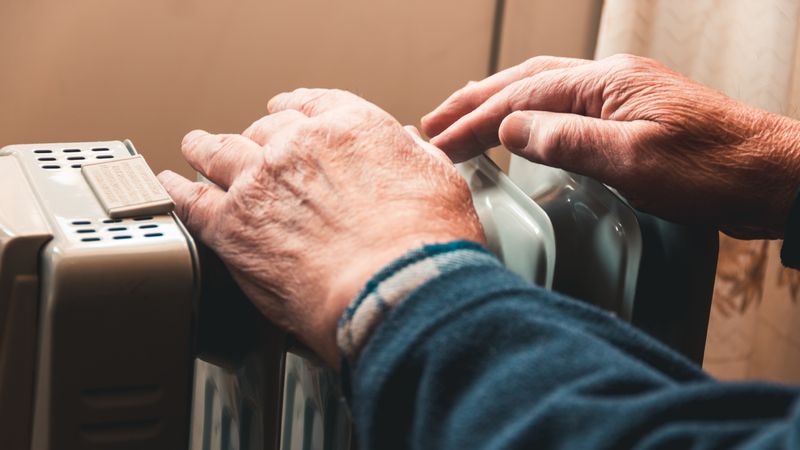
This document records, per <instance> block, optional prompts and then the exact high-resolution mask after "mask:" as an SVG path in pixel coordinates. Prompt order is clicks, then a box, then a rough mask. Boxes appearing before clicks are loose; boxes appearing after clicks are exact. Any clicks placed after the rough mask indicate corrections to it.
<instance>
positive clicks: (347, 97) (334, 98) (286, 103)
mask: <svg viewBox="0 0 800 450" xmlns="http://www.w3.org/2000/svg"><path fill="white" fill-rule="evenodd" d="M362 104H363V105H371V104H370V103H369V102H367V101H366V100H364V99H362V98H361V97H359V96H357V95H355V94H353V93H351V92H347V91H341V90H338V89H305V88H302V89H296V90H294V91H292V92H284V93H282V94H278V95H276V96H275V97H272V99H271V100H270V101H269V104H268V105H267V109H268V110H269V112H270V113H273V114H274V113H276V112H278V111H285V110H287V109H294V110H297V111H300V112H301V113H303V114H305V115H306V116H309V117H313V116H317V115H320V114H324V113H326V112H329V111H331V110H334V109H338V108H343V107H346V106H354V105H362Z"/></svg>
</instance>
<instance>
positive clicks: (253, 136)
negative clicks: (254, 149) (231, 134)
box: [242, 109, 308, 146]
mask: <svg viewBox="0 0 800 450" xmlns="http://www.w3.org/2000/svg"><path fill="white" fill-rule="evenodd" d="M307 118H308V116H306V115H305V114H303V113H301V112H300V111H297V110H294V109H287V110H284V111H279V112H276V113H275V114H269V115H266V116H264V117H262V118H260V119H258V120H256V121H255V122H253V124H252V125H250V126H249V127H247V129H246V130H244V132H243V133H242V136H244V137H246V138H248V139H250V140H252V141H253V142H255V143H256V144H258V145H261V146H264V145H267V142H269V140H270V138H271V137H272V136H273V135H274V134H275V133H277V132H279V131H280V130H282V129H284V128H285V127H287V126H289V125H290V124H292V123H294V122H297V121H300V120H303V119H307Z"/></svg>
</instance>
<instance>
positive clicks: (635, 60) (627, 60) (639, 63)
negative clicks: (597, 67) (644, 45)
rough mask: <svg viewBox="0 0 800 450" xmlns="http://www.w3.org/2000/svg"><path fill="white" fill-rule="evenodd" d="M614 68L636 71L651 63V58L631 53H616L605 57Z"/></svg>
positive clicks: (649, 65) (647, 66)
mask: <svg viewBox="0 0 800 450" xmlns="http://www.w3.org/2000/svg"><path fill="white" fill-rule="evenodd" d="M605 61H606V62H607V63H609V64H610V65H611V66H612V67H613V68H615V69H616V70H622V71H626V70H631V71H638V70H643V69H646V68H649V67H651V66H652V65H653V60H652V59H649V58H645V57H643V56H637V55H632V54H629V53H618V54H616V55H612V56H609V57H608V58H606V59H605Z"/></svg>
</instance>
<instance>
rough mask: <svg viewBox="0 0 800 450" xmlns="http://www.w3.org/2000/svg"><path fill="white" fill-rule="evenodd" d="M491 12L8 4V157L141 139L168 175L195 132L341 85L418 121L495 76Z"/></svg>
mask: <svg viewBox="0 0 800 450" xmlns="http://www.w3.org/2000/svg"><path fill="white" fill-rule="evenodd" d="M493 13H494V1H493V0H446V1H445V0H437V1H426V0H405V1H393V0H347V1H345V0H339V1H325V0H301V1H290V0H282V1H269V0H231V1H225V2H215V1H200V0H165V1H158V2H145V1H140V0H114V1H107V0H70V1H61V0H37V1H26V2H21V1H20V2H10V1H4V2H0V67H2V69H0V146H2V145H6V144H14V143H25V142H52V141H66V140H100V139H120V138H125V137H129V138H131V139H133V141H134V143H135V144H136V146H137V147H138V148H139V150H140V151H141V152H142V153H143V154H144V155H145V156H146V157H147V158H148V160H149V161H150V163H151V165H152V166H154V168H155V169H156V170H161V169H165V168H172V169H179V170H180V171H181V172H183V173H184V174H188V173H190V171H189V168H188V166H186V165H185V164H184V163H183V162H182V160H181V159H180V156H179V143H180V140H181V138H182V137H183V135H184V134H185V133H186V132H187V131H189V130H191V129H193V128H205V129H208V130H211V131H218V132H233V131H241V130H242V129H244V128H245V127H246V126H247V125H249V124H250V123H251V122H252V121H253V120H255V119H257V118H258V117H261V116H262V115H263V114H264V113H265V105H266V102H267V100H268V99H269V98H270V97H271V96H273V95H274V94H276V93H278V92H280V91H284V90H290V89H293V88H296V87H300V86H317V87H340V88H346V89H350V90H353V91H355V92H357V93H359V94H361V95H363V96H365V97H367V98H368V99H370V100H372V101H374V102H376V103H378V104H379V105H381V106H383V107H384V108H385V109H387V110H388V111H390V112H391V113H393V114H395V115H396V116H397V117H398V118H399V119H400V120H401V121H403V122H406V123H416V122H417V121H418V120H419V117H420V116H421V115H422V114H424V113H425V112H427V111H428V110H430V109H431V108H432V107H434V106H435V105H436V104H437V103H438V102H439V101H441V100H442V99H443V98H444V97H446V96H447V95H448V94H449V93H450V92H451V91H452V90H453V89H455V88H457V87H459V86H461V85H462V84H464V83H465V82H466V81H467V80H469V79H479V78H482V77H483V76H484V75H485V72H486V68H487V64H488V58H489V46H490V37H491V25H492V20H493Z"/></svg>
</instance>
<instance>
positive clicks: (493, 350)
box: [340, 258, 795, 448]
mask: <svg viewBox="0 0 800 450" xmlns="http://www.w3.org/2000/svg"><path fill="white" fill-rule="evenodd" d="M478 259H480V260H478ZM395 269H397V268H395ZM438 270H440V271H441V272H443V273H442V274H440V275H439V276H436V277H434V278H432V279H430V280H429V281H427V282H425V283H423V284H422V285H421V286H420V287H419V288H418V289H416V290H414V291H413V292H411V293H410V295H408V296H407V298H403V299H400V300H401V302H400V303H399V304H397V305H396V306H394V307H389V308H387V309H386V310H385V313H383V321H382V323H380V324H379V325H377V328H375V329H374V331H373V332H372V333H371V337H369V340H368V341H367V343H366V345H365V346H364V347H363V349H361V351H360V355H359V356H357V357H356V358H357V359H355V360H354V361H350V364H349V367H347V366H348V365H346V367H345V375H346V376H349V377H350V379H351V381H352V404H353V411H354V419H355V421H356V426H357V429H358V433H359V442H360V443H361V444H362V445H363V447H364V448H504V447H512V448H513V447H526V446H527V447H529V446H530V445H531V444H537V445H540V446H542V447H548V448H551V447H552V448H568V447H569V448H572V447H575V446H577V445H579V444H580V445H582V446H584V447H588V448H624V447H630V446H633V445H634V444H636V443H640V444H644V443H648V442H649V443H651V444H653V445H656V444H660V445H664V444H670V443H671V444H673V445H674V444H678V443H681V442H682V443H686V442H695V443H703V442H704V443H708V444H714V443H728V444H731V443H733V442H738V441H741V440H744V439H753V438H755V437H757V436H760V434H759V433H766V432H767V431H766V430H767V428H766V424H770V423H771V424H773V425H774V427H773V428H771V429H770V430H772V431H771V432H775V433H782V434H777V435H775V436H772V438H775V437H776V436H777V437H785V435H786V434H787V433H788V431H787V430H788V422H785V421H783V422H782V421H781V419H782V418H783V417H784V416H785V415H786V414H788V411H789V406H790V404H791V403H792V402H793V401H794V398H795V392H794V391H793V390H789V389H783V388H777V387H766V386H760V387H759V386H744V385H743V386H729V385H723V384H719V383H717V382H715V381H713V380H710V379H709V378H708V377H707V376H705V375H704V374H703V373H702V372H701V371H700V370H699V369H698V368H696V367H694V366H692V365H691V364H690V363H688V362H687V361H685V360H684V359H683V358H681V357H680V356H678V355H676V354H674V353H673V352H671V351H669V350H667V349H665V348H664V347H663V346H661V345H660V344H658V343H656V342H654V341H653V340H651V339H650V338H648V337H646V336H644V335H642V334H641V333H639V332H638V331H636V330H634V329H633V328H631V327H628V326H626V325H624V324H622V323H620V322H618V321H616V320H614V319H613V318H612V317H611V316H610V315H608V314H606V313H604V312H601V311H599V310H596V309H594V308H590V307H587V306H585V305H583V304H580V303H577V302H574V301H571V300H569V299H564V298H562V297H559V296H555V295H552V294H550V293H547V292H545V291H543V290H541V289H538V288H535V287H533V286H531V285H529V284H527V283H525V282H524V281H522V280H520V279H519V278H517V277H516V276H514V275H513V274H511V273H509V272H508V271H506V270H505V269H503V268H501V267H500V266H499V264H498V263H496V262H491V260H489V259H484V258H471V259H470V258H467V259H465V260H464V261H462V262H461V263H460V264H452V265H451V266H450V267H448V268H445V269H444V270H442V269H438ZM381 277H383V280H384V281H386V280H390V279H391V278H392V277H391V274H387V273H384V274H382V275H381V276H379V277H378V278H377V282H376V283H374V284H373V286H372V289H373V290H377V291H379V292H380V290H381V288H380V285H381V282H380V280H381V279H382V278H381ZM351 313H352V311H351ZM356 314H358V312H357V311H356ZM379 322H380V321H379ZM340 338H342V336H341V335H340ZM340 342H342V340H341V339H340ZM348 351H349V352H352V348H350V349H348ZM351 354H352V353H351ZM348 371H349V374H348ZM782 426H783V428H781V427H782ZM765 436H766V435H765ZM767 437H769V436H767ZM685 446H688V445H685Z"/></svg>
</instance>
